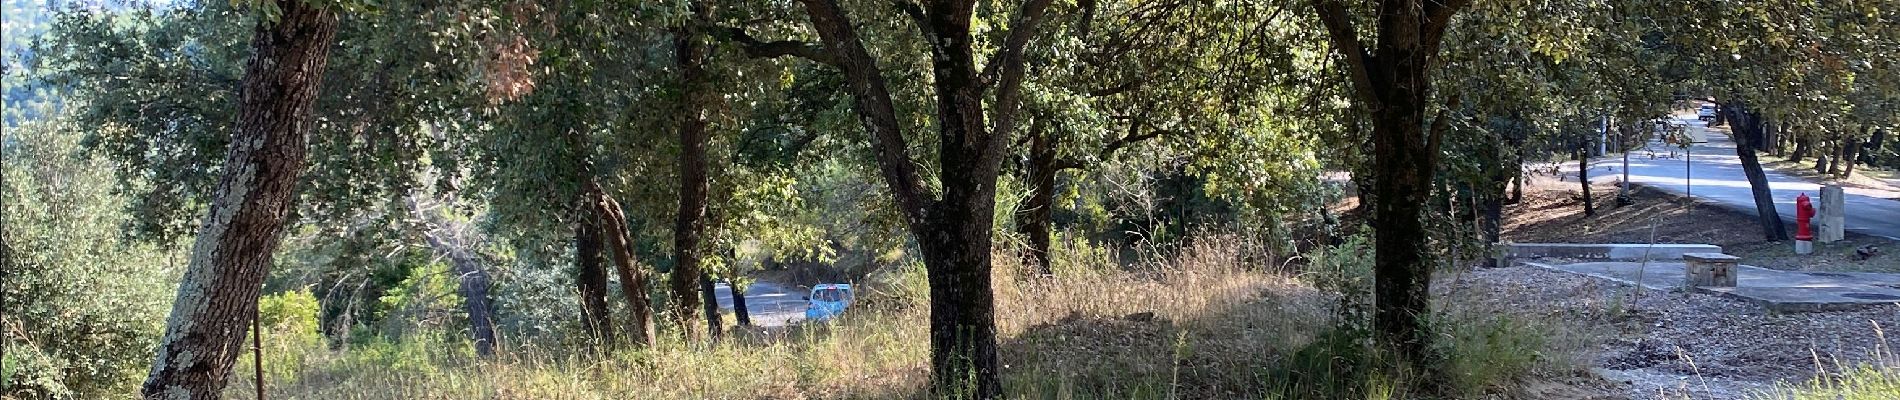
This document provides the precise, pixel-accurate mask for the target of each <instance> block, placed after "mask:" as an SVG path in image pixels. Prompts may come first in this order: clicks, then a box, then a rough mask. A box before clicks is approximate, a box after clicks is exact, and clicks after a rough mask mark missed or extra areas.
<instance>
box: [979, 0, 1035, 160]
mask: <svg viewBox="0 0 1900 400" xmlns="http://www.w3.org/2000/svg"><path fill="white" fill-rule="evenodd" d="M1050 1H1051V0H1028V1H1026V2H1024V3H1023V6H1022V9H1021V10H1019V11H1018V14H1017V16H1016V21H1015V22H1016V23H1014V24H1011V26H1010V31H1009V38H1008V39H1007V40H1006V41H1005V42H1004V44H1003V50H1002V54H1001V55H1000V57H998V58H997V59H996V60H993V61H990V64H989V65H986V66H984V69H986V70H989V69H992V68H997V65H998V64H1001V69H1000V71H1001V72H999V74H1001V75H1000V76H990V77H987V78H986V77H982V76H979V77H978V78H977V85H978V86H979V87H981V86H984V85H988V84H989V83H990V82H992V81H991V79H997V81H995V82H996V83H997V86H996V104H995V107H996V111H995V113H996V119H995V121H994V123H993V125H991V132H990V134H991V135H998V136H1001V137H1009V135H1010V134H1011V132H1012V131H1014V130H1015V129H1016V111H1017V109H1019V108H1022V107H1020V104H1017V98H1018V97H1021V94H1022V86H1023V70H1024V69H1025V68H1024V66H1023V64H1024V61H1023V47H1024V46H1027V45H1028V44H1029V39H1030V38H1032V37H1034V36H1035V35H1036V26H1037V25H1038V24H1040V23H1041V22H1042V15H1043V12H1044V11H1047V10H1048V9H1049V2H1050ZM990 73H991V72H990V71H984V74H985V75H989V74H990ZM995 143H996V144H995V146H996V147H997V148H995V149H991V150H992V151H996V152H999V153H1000V152H1002V151H1003V149H1002V148H1001V147H1002V141H997V142H995Z"/></svg>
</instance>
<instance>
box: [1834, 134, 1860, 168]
mask: <svg viewBox="0 0 1900 400" xmlns="http://www.w3.org/2000/svg"><path fill="white" fill-rule="evenodd" d="M1860 143H1861V142H1860V139H1859V138H1855V139H1853V140H1848V141H1847V150H1846V151H1845V153H1846V154H1842V155H1841V160H1840V161H1839V162H1840V163H1842V164H1847V166H1846V167H1843V168H1841V177H1842V178H1846V177H1851V176H1854V164H1855V163H1857V162H1858V160H1860Z"/></svg>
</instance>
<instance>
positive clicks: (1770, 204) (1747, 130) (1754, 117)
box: [1722, 104, 1788, 241]
mask: <svg viewBox="0 0 1900 400" xmlns="http://www.w3.org/2000/svg"><path fill="white" fill-rule="evenodd" d="M1722 110H1723V113H1724V114H1728V116H1727V117H1726V118H1728V120H1729V132H1731V133H1733V136H1734V139H1735V155H1736V156H1738V157H1740V158H1741V160H1742V174H1743V175H1746V176H1747V177H1748V187H1749V189H1750V191H1751V192H1753V194H1754V197H1755V213H1756V215H1757V220H1759V221H1760V222H1761V229H1762V232H1763V233H1765V234H1766V236H1767V239H1768V240H1769V241H1783V240H1788V230H1787V229H1786V228H1784V227H1783V226H1782V222H1781V214H1780V212H1778V211H1776V210H1775V197H1774V194H1773V193H1772V192H1770V191H1769V189H1768V175H1767V174H1766V173H1764V172H1762V168H1761V161H1760V160H1759V159H1757V158H1756V157H1755V146H1754V143H1755V141H1757V140H1761V126H1762V118H1761V116H1760V115H1759V114H1756V113H1755V112H1753V111H1748V110H1747V109H1746V108H1745V107H1744V106H1743V105H1741V104H1725V105H1723V107H1722Z"/></svg>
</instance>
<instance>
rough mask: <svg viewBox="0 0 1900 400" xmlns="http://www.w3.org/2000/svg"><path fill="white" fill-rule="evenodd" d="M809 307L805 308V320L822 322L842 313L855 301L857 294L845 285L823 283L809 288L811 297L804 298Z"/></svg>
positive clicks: (849, 286) (848, 285)
mask: <svg viewBox="0 0 1900 400" xmlns="http://www.w3.org/2000/svg"><path fill="white" fill-rule="evenodd" d="M805 300H807V301H809V302H810V305H807V306H805V320H806V321H812V322H823V321H827V320H830V319H832V318H834V317H837V316H838V314H842V313H844V309H845V308H849V307H851V302H852V301H854V300H857V293H856V292H854V291H852V289H851V285H850V284H846V283H824V284H819V285H818V286H813V287H812V288H811V295H809V296H805Z"/></svg>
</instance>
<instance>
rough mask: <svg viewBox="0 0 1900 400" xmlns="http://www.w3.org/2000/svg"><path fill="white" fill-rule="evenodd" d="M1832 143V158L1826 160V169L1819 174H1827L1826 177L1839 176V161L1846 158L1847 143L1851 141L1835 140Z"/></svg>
mask: <svg viewBox="0 0 1900 400" xmlns="http://www.w3.org/2000/svg"><path fill="white" fill-rule="evenodd" d="M1832 142H1833V146H1832V147H1833V149H1832V150H1833V151H1834V156H1833V157H1828V158H1827V168H1826V169H1825V170H1823V171H1822V172H1821V173H1824V174H1827V175H1828V176H1840V174H1841V159H1844V158H1847V146H1848V143H1852V142H1853V141H1852V140H1845V139H1843V138H1836V139H1835V140H1833V141H1832Z"/></svg>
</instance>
